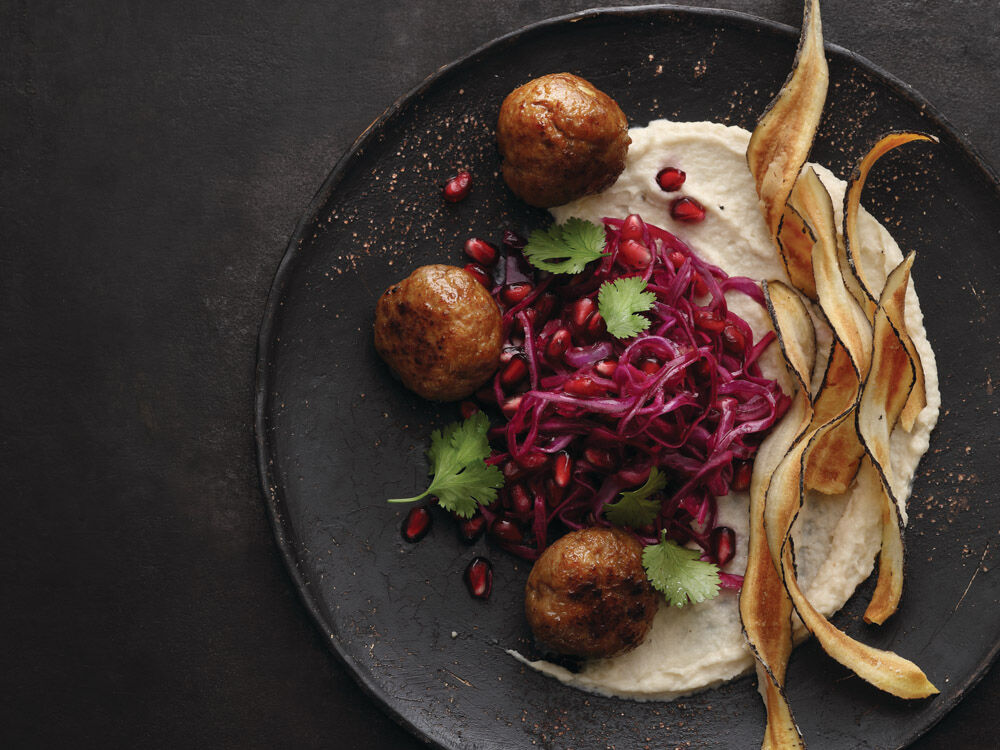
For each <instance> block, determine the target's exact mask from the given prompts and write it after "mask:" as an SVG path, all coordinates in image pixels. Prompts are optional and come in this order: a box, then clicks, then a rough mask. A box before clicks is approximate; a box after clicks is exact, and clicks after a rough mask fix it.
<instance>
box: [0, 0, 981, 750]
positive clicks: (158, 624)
mask: <svg viewBox="0 0 1000 750" xmlns="http://www.w3.org/2000/svg"><path fill="white" fill-rule="evenodd" d="M598 4H603V5H609V6H610V5H625V4H626V3H620V2H612V1H611V0H604V2H603V3H598ZM679 4H680V5H693V4H694V3H679ZM698 4H700V5H708V6H712V7H720V8H729V9H734V10H739V11H744V12H748V13H753V14H755V15H758V16H762V17H765V18H769V19H773V20H776V21H780V22H783V23H786V24H789V25H792V26H797V25H798V24H799V21H800V15H801V4H800V3H799V2H797V1H796V0H761V1H760V2H749V0H725V1H723V2H702V3H698ZM589 5H591V3H588V2H586V1H585V0H572V1H570V0H564V1H562V2H557V1H556V0H534V1H532V2H527V1H526V0H518V1H516V2H515V1H503V0H498V1H497V2H476V3H472V2H463V1H461V0H426V1H425V0H417V1H416V2H413V3H398V2H392V1H390V0H367V2H364V3H355V2H344V1H343V0H339V1H338V0H299V1H298V2H278V1H274V2H263V1H261V0H245V1H244V2H238V1H237V0H218V1H217V2H195V1H194V0H166V1H165V2H164V1H161V2H154V1H153V0H145V2H143V1H142V0H90V1H89V2H85V3H65V2H53V1H52V0H30V1H29V0H2V1H0V50H2V52H0V55H2V61H3V64H2V65H0V325H2V343H3V348H2V351H3V355H4V363H5V366H4V367H3V368H2V370H0V387H2V388H0V389H2V392H3V393H4V394H6V395H5V400H4V406H3V407H2V409H0V414H2V422H0V424H2V426H3V429H2V431H0V441H2V444H3V450H2V452H0V466H2V469H3V471H2V475H3V477H4V479H5V481H6V484H7V488H8V489H7V494H6V497H5V499H4V502H3V507H4V510H5V513H4V524H3V540H4V543H3V545H2V546H0V582H2V590H3V598H4V606H3V616H2V618H0V623H2V630H0V633H2V635H3V640H4V643H5V647H4V648H3V649H0V685H2V692H0V694H2V696H3V700H2V702H0V744H2V745H3V746H4V747H12V748H15V747H16V748H56V747H80V748H90V747H101V748H118V747H130V748H131V747H143V748H179V747H201V748H273V747H298V748H313V747H315V748H319V747H333V748H341V747H345V748H347V747H349V748H394V749H396V750H401V749H403V748H416V747H418V746H419V743H418V742H417V741H416V740H415V739H413V738H411V737H410V736H409V735H408V734H406V733H405V732H404V731H403V730H402V729H400V728H399V727H397V726H396V725H395V724H394V723H393V722H392V721H391V720H390V719H388V718H386V717H385V716H384V715H383V714H382V712H381V711H380V709H379V708H378V706H377V705H376V704H375V703H373V702H372V701H370V700H369V699H368V698H367V697H365V696H364V695H363V694H362V693H361V692H360V691H359V689H358V688H357V687H356V686H355V684H354V682H353V680H352V678H351V677H350V675H349V674H347V673H346V672H345V670H344V669H343V668H342V667H341V666H340V664H339V663H338V662H337V661H336V660H335V659H334V658H333V656H332V655H331V653H330V652H329V651H328V649H327V648H326V645H325V644H324V643H323V640H322V638H321V637H320V634H319V632H318V630H317V629H316V628H315V627H314V626H313V624H312V622H311V621H310V619H309V617H308V615H307V612H306V609H305V607H304V606H303V605H302V603H301V602H300V600H299V598H298V595H297V593H296V591H295V589H294V587H293V585H292V581H291V579H290V577H289V576H288V574H287V573H286V571H285V568H284V566H283V563H282V560H281V557H280V556H279V554H278V551H277V547H276V545H275V542H274V539H273V536H272V532H271V527H270V524H269V521H268V518H267V515H266V513H265V509H264V503H263V501H262V497H261V493H260V491H259V489H258V485H257V472H256V466H255V461H254V443H253V430H252V393H253V377H254V362H255V343H256V334H257V327H258V324H259V322H260V316H261V312H262V309H263V304H264V300H265V298H266V295H267V292H268V288H269V285H270V281H271V277H272V274H273V273H274V270H275V268H276V266H277V263H278V261H279V259H280V258H281V255H282V253H283V250H284V247H285V244H286V242H287V240H288V237H289V235H290V234H291V231H292V229H293V228H294V226H295V223H296V221H297V220H298V218H299V216H300V213H301V212H302V211H303V210H304V208H305V206H306V205H307V204H308V202H309V200H310V198H311V196H312V195H313V193H314V191H315V190H316V189H317V188H318V187H319V185H320V184H321V183H322V181H323V179H324V177H325V176H326V174H327V172H328V171H329V170H330V168H331V166H332V164H333V163H334V162H335V161H336V159H337V158H338V157H339V156H340V155H341V154H342V153H343V152H344V151H345V150H346V149H347V148H348V147H349V146H350V144H351V143H352V141H353V140H354V139H355V138H356V137H357V136H358V135H359V134H360V133H361V132H362V131H363V130H364V128H365V127H366V126H367V125H368V124H369V123H370V122H371V121H372V120H374V119H375V118H376V117H377V116H378V115H379V114H380V113H381V112H382V111H383V110H384V109H385V108H386V107H387V106H388V105H390V104H391V103H392V102H393V101H394V100H395V99H396V98H397V97H399V96H400V95H402V94H403V93H405V92H406V91H408V90H410V89H411V88H412V87H414V86H415V85H416V84H417V83H419V82H420V81H421V80H422V79H423V78H424V77H426V76H427V75H429V74H430V73H432V72H433V71H434V70H436V69H437V68H438V67H440V66H441V65H443V64H445V63H447V62H449V61H451V60H453V59H455V58H457V57H459V56H461V55H463V54H465V53H466V52H468V51H470V50H472V49H473V48H475V47H477V46H478V45H480V44H482V43H484V42H486V41H488V40H490V39H491V38H494V37H496V36H498V35H500V34H503V33H506V32H508V31H512V30H514V29H516V28H518V27H520V26H523V25H525V24H527V23H530V22H533V21H536V20H540V19H543V18H546V17H549V16H554V15H561V14H564V13H568V12H572V11H575V10H582V9H584V8H587V7H589ZM823 12H824V27H825V33H826V37H827V39H828V40H829V41H832V42H835V43H838V44H840V45H842V46H845V47H847V48H849V49H851V50H853V51H855V52H858V53H860V54H861V55H863V56H865V57H867V58H868V59H870V60H872V61H873V62H874V63H876V64H877V65H879V66H881V67H882V68H884V69H886V70H888V71H889V72H891V73H893V74H895V75H897V76H898V77H900V78H902V79H903V80H905V81H907V82H908V83H910V84H911V85H913V86H914V87H915V88H916V89H917V90H918V91H919V92H921V93H922V94H923V95H924V96H926V97H927V98H928V99H929V100H930V101H931V102H932V103H933V104H934V105H935V106H936V107H937V108H938V109H939V110H940V111H941V112H942V113H943V114H944V115H945V117H946V118H948V119H949V120H950V121H951V123H952V124H953V125H954V126H955V128H956V129H957V130H958V132H960V133H961V134H962V135H963V136H965V137H966V138H967V139H968V140H969V141H970V142H971V143H972V144H973V145H974V146H975V147H976V148H977V149H978V150H979V152H980V153H981V154H982V155H983V156H984V158H985V159H986V161H987V162H988V163H990V164H991V165H993V166H994V167H997V166H998V165H1000V131H998V129H997V128H996V118H997V115H998V114H1000V112H998V106H997V104H996V95H997V92H1000V42H998V41H997V40H998V38H1000V6H998V4H997V2H996V0H963V1H962V2H959V1H958V0H951V1H949V2H944V1H940V2H930V1H928V0H885V2H881V3H873V2H871V0H836V2H834V0H828V1H827V2H826V3H825V5H824V8H823ZM998 699H1000V672H998V670H997V669H996V668H994V669H993V670H992V671H991V672H990V673H989V674H988V675H987V676H986V677H985V679H984V680H983V682H982V683H981V684H980V685H979V686H978V687H976V688H975V689H974V690H973V691H971V693H970V694H969V696H968V697H967V698H966V700H965V701H964V702H963V703H961V704H960V705H959V706H958V707H957V708H956V709H955V710H954V711H953V712H952V713H951V714H949V715H948V716H947V717H946V718H945V719H944V721H943V722H942V723H941V724H940V725H939V726H937V727H936V728H934V729H933V730H932V731H931V732H930V733H929V734H928V735H927V736H926V737H925V738H924V739H922V740H920V741H919V742H918V743H917V744H916V745H915V746H914V747H916V748H919V750H936V749H938V748H948V747H951V746H959V747H963V748H988V747H989V748H992V747H996V746H997V744H998V743H997V741H996V739H995V736H994V732H993V727H994V722H995V714H994V713H993V711H994V710H995V708H994V706H995V704H996V702H997V700H998ZM991 716H993V717H994V718H993V719H991V718H990V717H991Z"/></svg>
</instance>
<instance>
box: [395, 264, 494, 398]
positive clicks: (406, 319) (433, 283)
mask: <svg viewBox="0 0 1000 750" xmlns="http://www.w3.org/2000/svg"><path fill="white" fill-rule="evenodd" d="M501 335H502V329H501V324H500V310H499V308H498V307H497V303H496V302H495V301H494V300H493V298H492V297H491V296H490V293H489V292H487V291H486V289H485V288H484V287H483V285H482V284H480V283H479V282H478V281H476V279H475V277H473V276H472V275H471V274H470V273H469V272H468V271H466V270H465V269H463V268H458V267H456V266H444V265H431V266H421V267H420V268H418V269H417V270H415V271H414V272H413V273H411V274H410V275H409V276H408V277H407V278H405V279H403V280H402V281H401V282H399V283H398V284H393V285H392V286H391V287H389V288H388V289H386V290H385V293H384V294H383V295H382V296H381V297H380V298H379V301H378V305H377V307H376V308H375V349H376V351H378V353H379V354H380V355H381V357H382V359H384V360H385V361H386V363H387V364H388V365H389V367H391V368H392V370H393V372H395V373H396V375H398V376H399V379H400V380H402V381H403V385H405V386H406V387H407V388H409V389H410V390H411V391H413V392H414V393H417V394H419V395H420V396H423V397H424V398H429V399H433V400H434V401H455V400H457V399H460V398H465V397H466V396H468V395H469V394H471V393H472V392H474V391H475V390H476V389H477V388H478V387H479V386H481V385H482V384H483V383H485V382H486V380H487V379H488V378H489V377H490V375H492V374H493V373H494V371H495V370H496V369H497V365H498V364H499V363H500V338H501Z"/></svg>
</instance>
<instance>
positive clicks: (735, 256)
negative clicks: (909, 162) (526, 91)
mask: <svg viewBox="0 0 1000 750" xmlns="http://www.w3.org/2000/svg"><path fill="white" fill-rule="evenodd" d="M630 135H631V136H632V145H631V146H630V147H629V151H628V158H627V162H626V166H625V171H624V173H623V174H622V175H621V177H619V178H618V181H617V182H615V184H614V185H612V186H611V187H610V188H608V189H607V190H605V191H604V192H603V193H600V194H599V195H593V196H588V197H585V198H581V199H580V200H578V201H575V202H573V203H569V204H567V205H565V206H560V207H558V208H554V209H553V210H552V213H553V215H554V216H555V218H556V220H557V221H559V222H563V221H565V220H566V219H568V218H569V217H571V216H577V217H580V218H582V219H587V220H590V221H593V222H596V223H600V221H601V218H602V217H605V216H610V217H616V218H624V217H625V216H627V215H628V214H631V213H637V214H639V215H640V216H642V217H643V218H644V219H645V220H647V221H649V222H651V223H653V224H656V225H658V226H661V227H663V228H665V229H667V230H669V231H671V232H673V233H674V234H676V235H677V236H678V237H680V238H681V239H682V240H683V241H684V242H685V243H687V244H688V245H689V246H690V247H691V249H692V250H694V251H695V252H696V253H698V254H699V255H700V256H701V257H702V258H703V259H705V260H706V261H708V262H709V263H713V264H715V265H718V266H720V267H721V268H722V269H723V270H725V271H726V272H727V273H728V274H729V275H731V276H735V275H740V276H749V277H751V278H753V279H758V280H762V279H781V280H783V281H785V282H786V283H787V281H788V279H787V276H786V274H785V270H784V267H783V266H782V263H781V260H780V259H779V257H778V254H777V251H776V249H775V248H774V246H773V245H772V243H771V240H770V238H769V236H768V233H767V229H766V227H765V225H764V220H763V218H762V214H761V211H760V208H759V206H758V201H757V193H756V191H755V190H754V184H753V178H752V177H751V175H750V171H749V169H748V168H747V164H746V156H745V154H746V149H747V143H748V141H749V138H750V133H749V132H747V131H746V130H743V129H742V128H738V127H728V126H725V125H719V124H716V123H708V122H669V121H666V120H657V121H655V122H652V123H650V124H649V126H648V127H645V128H633V129H632V130H631V131H630ZM666 166H672V167H676V168H678V169H681V170H683V171H684V172H686V173H687V181H686V182H685V183H684V187H683V189H682V191H681V192H679V193H671V194H668V193H664V192H663V191H662V190H660V188H659V186H658V185H657V184H656V173H657V172H658V171H659V170H660V169H662V168H663V167H666ZM815 168H816V171H817V173H818V174H819V176H820V178H821V179H822V181H823V183H824V185H826V188H827V189H828V190H829V192H830V195H831V197H832V198H833V205H834V207H835V211H836V214H837V217H836V218H837V226H838V227H839V226H841V223H842V215H843V200H844V191H845V187H846V186H845V184H844V182H842V181H841V180H838V179H837V178H836V177H834V176H833V175H832V174H831V173H830V172H829V171H828V170H827V169H825V168H823V167H820V166H816V167H815ZM679 195H689V196H691V197H693V198H695V199H697V200H698V201H699V202H701V204H702V205H704V206H705V208H706V209H707V212H708V215H707V217H706V219H705V220H704V221H703V222H701V223H699V224H684V223H680V222H675V221H674V220H673V219H671V218H670V211H669V207H670V203H671V202H672V201H673V200H674V199H675V198H676V197H678V196H679ZM858 230H859V234H860V242H861V248H862V249H861V258H862V263H863V265H864V269H865V271H866V272H867V274H868V278H870V279H872V281H873V283H875V282H877V283H878V285H879V287H881V282H882V281H883V280H884V279H885V277H886V275H887V274H888V272H889V271H890V270H892V268H893V267H895V266H896V265H897V264H898V263H899V262H900V261H901V260H902V258H903V256H902V253H901V252H900V249H899V247H898V246H897V245H896V243H895V242H894V241H893V239H892V237H890V236H889V233H888V232H887V231H886V230H885V228H884V227H882V226H881V225H880V224H879V223H878V222H877V221H876V220H875V219H874V218H872V216H871V215H870V214H868V213H867V212H865V211H864V210H862V211H861V213H860V217H859V220H858ZM918 262H919V259H918ZM728 299H729V301H730V309H732V310H733V312H735V313H736V314H737V315H739V316H740V317H742V318H743V319H744V320H746V321H747V322H748V323H749V324H750V326H751V327H752V328H753V330H754V333H755V338H759V337H760V336H763V335H764V334H765V333H766V332H767V331H768V330H770V327H769V322H768V318H767V314H766V312H765V311H764V310H763V309H762V308H761V307H760V306H759V305H757V304H756V303H755V302H753V301H752V300H750V299H748V298H747V297H746V296H744V295H741V294H736V293H731V294H730V295H729V296H728ZM906 323H907V328H908V330H909V332H910V335H911V336H912V337H913V343H914V345H915V346H916V349H917V351H918V352H919V353H920V358H921V361H922V363H923V366H924V373H925V377H926V381H927V406H926V407H925V408H924V410H923V411H922V412H921V413H920V415H919V417H918V419H917V421H916V423H915V424H914V426H913V430H912V432H909V433H907V432H905V431H903V429H902V428H899V427H898V428H897V429H896V430H895V431H894V432H893V434H892V438H891V447H892V461H893V473H894V475H895V478H896V482H895V485H896V486H895V487H894V490H895V491H896V495H897V497H899V498H901V499H903V498H906V497H908V496H909V494H910V487H911V484H912V481H913V475H914V472H915V471H916V467H917V463H918V462H919V460H920V457H921V456H922V455H923V454H924V452H925V451H926V450H927V447H928V439H929V436H930V432H931V430H932V429H933V427H934V424H935V423H936V422H937V418H938V410H939V407H940V403H941V396H940V393H939V392H938V377H937V367H936V365H935V361H934V353H933V351H931V347H930V344H929V343H928V341H927V334H926V332H925V331H924V325H923V315H922V314H921V312H920V308H919V305H918V302H917V297H916V293H915V292H914V289H913V285H912V282H911V285H910V288H909V290H908V292H907V305H906ZM829 342H830V333H829V331H828V330H821V331H820V332H819V334H818V344H819V346H818V350H817V351H818V353H820V352H826V350H827V347H828V346H829ZM769 349H770V350H769V352H768V353H767V354H766V355H765V357H764V358H763V359H762V361H761V367H762V369H763V370H764V372H765V374H767V375H768V376H769V377H773V378H777V379H778V380H779V381H780V382H781V384H782V386H783V388H784V389H785V392H786V393H791V386H790V381H789V378H788V376H787V373H785V369H784V366H783V364H782V363H781V360H780V353H779V352H778V351H777V347H776V346H772V347H770V348H769ZM824 356H825V355H824ZM822 372H823V362H820V363H818V365H817V378H816V379H818V378H819V377H820V376H821V375H822ZM865 484H867V483H863V482H859V483H858V484H857V485H856V486H855V488H854V489H852V490H851V491H850V492H848V493H847V494H846V495H842V496H836V497H831V496H824V495H818V494H816V495H814V494H810V496H809V497H808V498H807V500H806V504H805V506H804V508H803V511H802V513H801V514H800V516H799V520H798V522H797V524H796V527H795V529H794V532H793V534H794V536H795V542H796V544H795V552H796V559H797V562H798V573H799V581H800V583H801V584H802V586H803V589H804V591H805V593H806V595H807V596H808V598H809V600H810V601H811V602H812V603H813V605H814V606H816V608H817V609H818V610H819V611H820V612H822V613H824V614H825V615H828V616H829V615H832V614H833V613H834V612H836V611H837V610H838V609H840V608H841V607H842V606H843V605H844V603H845V602H846V601H847V599H848V598H849V597H850V596H851V594H852V593H853V592H854V589H855V587H856V586H857V585H858V584H859V583H861V582H862V581H863V580H865V579H866V578H867V577H868V576H869V575H870V574H871V572H872V569H873V566H874V560H875V557H876V555H877V553H878V550H879V498H878V497H877V496H871V495H870V494H866V493H864V492H863V491H860V490H859V487H861V486H863V485H865ZM869 486H870V485H869ZM747 507H748V497H747V495H746V493H733V494H731V495H728V496H727V497H724V498H720V499H719V523H720V525H724V526H729V527H731V528H732V529H733V530H734V531H735V532H736V538H737V551H736V557H735V558H734V559H733V561H732V562H731V563H730V564H729V565H728V566H727V568H726V570H728V571H729V572H731V573H740V574H742V573H743V570H744V568H745V566H746V540H747V534H748V514H747ZM904 520H905V519H904ZM800 627H801V626H800ZM511 653H512V654H513V655H515V656H516V657H517V658H519V659H522V661H525V663H526V664H529V665H530V666H531V667H533V668H535V669H537V670H539V671H541V672H544V673H545V674H548V675H551V676H553V677H555V678H557V679H559V680H561V681H562V682H565V683H567V684H569V685H573V686H575V687H579V688H582V689H584V690H590V691H593V692H598V693H603V694H607V695H615V696H620V697H627V698H634V699H638V700H669V699H671V698H675V697H677V696H679V695H683V694H685V693H691V692H694V691H697V690H701V689H704V688H708V687H711V686H713V685H716V684H718V683H720V682H723V681H725V680H729V679H732V678H733V677H736V676H738V675H740V674H742V673H743V672H745V671H747V670H748V669H749V668H750V667H752V666H753V657H752V656H751V654H750V652H749V650H748V649H747V647H746V645H745V644H744V642H743V637H742V635H741V631H740V620H739V611H738V606H737V594H736V593H735V592H732V591H722V592H720V594H719V596H718V597H716V598H715V599H712V600H710V601H707V602H704V603H702V604H695V605H688V606H686V607H683V608H677V607H670V606H667V605H666V604H665V603H664V602H663V601H662V600H661V606H660V608H659V610H658V612H657V614H656V618H655V620H654V621H653V627H652V630H651V632H650V634H649V636H648V637H647V638H646V640H645V641H644V642H643V643H642V644H641V645H640V646H639V647H638V648H636V649H634V650H633V651H631V652H629V653H626V654H623V655H621V656H617V657H614V658H611V659H596V660H592V661H589V662H587V663H586V664H585V666H584V667H583V670H582V671H581V672H580V673H578V674H573V673H571V672H569V671H568V670H566V669H563V668H562V667H559V666H557V665H555V664H550V663H549V662H546V661H527V660H525V659H523V657H521V656H520V655H519V654H517V653H516V652H511Z"/></svg>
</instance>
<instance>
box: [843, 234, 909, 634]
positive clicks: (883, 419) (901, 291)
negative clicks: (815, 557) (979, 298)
mask: <svg viewBox="0 0 1000 750" xmlns="http://www.w3.org/2000/svg"><path fill="white" fill-rule="evenodd" d="M912 265H913V253H910V255H909V256H908V257H907V258H906V260H904V261H903V262H902V263H900V264H899V265H898V266H897V267H896V268H895V269H894V270H893V272H892V273H891V274H889V278H888V279H887V280H886V283H885V288H884V289H883V290H882V295H881V298H880V300H879V305H878V308H877V309H876V312H875V347H874V354H873V356H872V365H871V369H870V370H869V373H868V377H867V379H866V380H865V384H864V387H863V389H862V392H861V400H860V401H859V403H858V409H857V414H856V427H857V432H858V436H859V437H860V438H861V442H862V444H863V445H864V447H865V452H866V453H867V460H869V461H870V462H871V464H872V466H873V467H874V468H875V470H876V471H877V481H878V482H879V484H880V487H879V489H880V494H881V497H882V548H881V551H880V552H879V576H878V584H877V586H876V588H875V593H874V595H873V596H872V600H871V603H870V604H869V605H868V609H867V610H866V611H865V620H866V621H867V622H872V623H877V624H879V625H881V624H882V623H883V622H885V621H886V620H887V619H888V618H889V617H890V616H891V615H892V614H893V613H894V612H895V611H896V608H897V607H898V606H899V599H900V596H901V595H902V591H903V529H902V520H901V518H900V515H901V511H900V508H899V503H898V501H897V499H896V496H895V493H894V491H893V489H892V480H893V477H892V464H891V462H890V455H889V435H890V434H891V433H892V429H893V427H894V426H895V424H896V421H897V420H898V419H899V415H900V413H901V412H902V411H903V405H904V404H905V403H906V401H907V398H908V396H909V394H910V391H911V389H912V386H913V382H914V368H913V361H912V359H911V358H910V354H909V352H907V351H906V347H904V346H903V341H902V337H901V336H900V334H899V331H898V330H896V328H895V326H893V324H892V317H891V316H892V315H893V314H895V315H897V316H901V315H902V308H903V301H904V297H905V295H906V286H907V283H908V282H909V280H910V267H911V266H912ZM890 310H891V311H892V312H890ZM869 481H870V480H869Z"/></svg>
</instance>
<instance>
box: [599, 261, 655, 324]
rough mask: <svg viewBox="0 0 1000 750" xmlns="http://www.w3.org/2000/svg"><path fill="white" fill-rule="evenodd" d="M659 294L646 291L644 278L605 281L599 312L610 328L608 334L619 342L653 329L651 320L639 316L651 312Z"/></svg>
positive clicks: (634, 277)
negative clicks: (650, 325) (650, 324)
mask: <svg viewBox="0 0 1000 750" xmlns="http://www.w3.org/2000/svg"><path fill="white" fill-rule="evenodd" d="M655 301H656V295H655V294H653V293H652V292H647V291H646V281H645V279H643V278H642V277H641V276H628V277H625V278H621V279H615V280H614V281H605V282H604V283H603V284H601V290H600V291H599V292H598V293H597V310H598V312H600V313H601V317H602V318H604V322H605V324H607V326H608V333H610V334H611V335H612V336H614V337H616V338H619V339H628V338H632V337H633V336H637V335H639V333H640V332H642V331H645V330H646V329H647V328H649V319H648V318H644V317H643V316H641V315H639V314H638V313H641V312H646V311H647V310H651V309H652V307H653V303H654V302H655Z"/></svg>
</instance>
